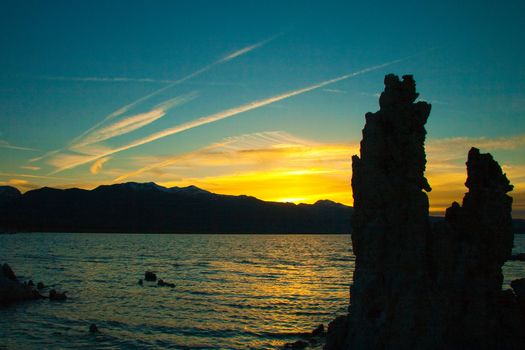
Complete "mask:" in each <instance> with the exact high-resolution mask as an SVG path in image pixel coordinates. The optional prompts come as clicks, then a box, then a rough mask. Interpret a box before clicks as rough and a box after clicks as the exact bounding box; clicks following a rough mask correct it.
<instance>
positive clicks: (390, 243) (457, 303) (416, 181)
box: [325, 74, 525, 350]
mask: <svg viewBox="0 0 525 350" xmlns="http://www.w3.org/2000/svg"><path fill="white" fill-rule="evenodd" d="M417 97H418V94H417V93H416V90H415V82H414V80H413V78H412V76H410V75H407V76H404V77H403V80H401V81H400V80H399V78H398V77H397V76H395V75H392V74H390V75H387V76H386V77H385V91H384V92H383V93H382V94H381V97H380V99H379V104H380V110H379V111H378V112H376V113H367V114H366V125H365V128H364V129H363V140H362V141H361V157H357V156H354V157H353V159H352V161H353V176H352V188H353V193H354V214H353V218H352V226H353V234H352V244H353V249H354V253H355V255H356V267H355V272H354V276H353V284H352V286H351V288H350V293H351V305H350V308H349V315H348V316H341V317H339V318H337V319H336V320H334V321H333V322H332V323H331V324H330V327H329V332H328V338H327V344H326V346H325V349H329V350H332V349H523V346H524V345H525V332H524V331H523V330H524V329H525V295H523V290H522V289H525V288H522V287H521V289H520V287H518V286H519V285H520V283H515V284H514V285H513V286H516V287H515V288H514V293H516V294H517V296H516V294H514V293H513V292H512V291H510V290H506V291H502V289H501V288H502V282H503V275H502V272H501V267H502V265H503V264H504V262H505V261H506V260H507V259H508V258H509V257H510V255H511V250H512V244H513V233H512V224H511V221H512V220H511V205H512V198H511V197H509V196H508V195H507V194H506V193H507V192H509V191H511V190H512V185H510V183H509V180H508V179H507V178H506V176H505V174H503V173H502V171H501V168H500V167H499V165H498V163H497V162H496V161H494V160H493V158H492V156H491V155H490V154H481V153H480V152H479V150H478V149H476V148H472V149H471V150H470V152H469V154H468V161H467V172H468V178H467V182H466V186H467V187H468V189H469V192H468V193H467V194H466V195H465V198H464V199H463V205H462V206H460V205H459V204H458V203H453V204H452V206H451V207H450V208H449V209H448V210H447V212H446V218H445V221H441V222H436V223H433V224H431V223H430V221H429V216H428V208H429V204H428V197H427V195H426V194H425V193H424V192H423V191H422V190H424V191H430V190H431V189H430V186H429V184H428V182H427V180H426V178H425V177H424V171H425V164H426V158H425V150H424V141H425V135H426V131H425V128H424V125H425V123H426V121H427V118H428V116H429V114H430V105H429V104H427V103H425V102H417V103H414V102H415V100H416V99H417ZM521 284H523V283H521Z"/></svg>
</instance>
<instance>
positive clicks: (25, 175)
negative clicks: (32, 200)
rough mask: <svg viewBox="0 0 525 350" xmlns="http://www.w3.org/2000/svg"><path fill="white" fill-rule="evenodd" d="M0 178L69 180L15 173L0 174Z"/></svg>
mask: <svg viewBox="0 0 525 350" xmlns="http://www.w3.org/2000/svg"><path fill="white" fill-rule="evenodd" d="M0 177H27V178H31V179H46V180H69V179H67V178H63V177H55V176H43V175H33V174H17V173H2V172H0Z"/></svg>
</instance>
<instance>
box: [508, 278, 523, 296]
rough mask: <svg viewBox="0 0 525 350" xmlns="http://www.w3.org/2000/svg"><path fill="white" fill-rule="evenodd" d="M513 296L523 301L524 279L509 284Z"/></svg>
mask: <svg viewBox="0 0 525 350" xmlns="http://www.w3.org/2000/svg"><path fill="white" fill-rule="evenodd" d="M510 286H511V287H512V290H514V294H516V296H517V297H518V298H520V299H523V300H524V301H525V278H520V279H517V280H514V281H512V282H510Z"/></svg>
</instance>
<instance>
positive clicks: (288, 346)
mask: <svg viewBox="0 0 525 350" xmlns="http://www.w3.org/2000/svg"><path fill="white" fill-rule="evenodd" d="M307 346H308V343H307V342H306V341H304V340H297V341H295V342H293V343H286V344H284V348H285V349H304V348H306V347H307Z"/></svg>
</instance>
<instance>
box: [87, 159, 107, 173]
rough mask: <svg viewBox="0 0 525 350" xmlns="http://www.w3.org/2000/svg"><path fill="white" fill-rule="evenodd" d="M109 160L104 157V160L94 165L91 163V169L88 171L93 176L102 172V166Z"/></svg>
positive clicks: (99, 160)
mask: <svg viewBox="0 0 525 350" xmlns="http://www.w3.org/2000/svg"><path fill="white" fill-rule="evenodd" d="M110 159H111V157H106V158H100V159H98V160H97V161H95V163H93V165H91V167H90V168H89V171H90V172H91V174H93V175H96V174H98V173H99V172H100V170H102V166H104V164H105V163H106V162H107V161H108V160H110Z"/></svg>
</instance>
